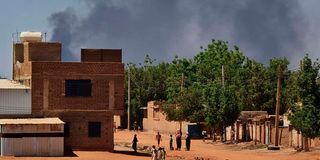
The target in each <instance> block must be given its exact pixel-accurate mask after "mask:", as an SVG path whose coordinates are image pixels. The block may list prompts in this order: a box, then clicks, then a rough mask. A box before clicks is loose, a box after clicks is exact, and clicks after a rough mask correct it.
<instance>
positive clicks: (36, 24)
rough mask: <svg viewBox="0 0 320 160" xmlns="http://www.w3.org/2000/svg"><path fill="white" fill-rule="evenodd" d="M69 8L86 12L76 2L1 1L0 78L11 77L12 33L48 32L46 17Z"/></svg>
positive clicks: (49, 0) (50, 0) (80, 3)
mask: <svg viewBox="0 0 320 160" xmlns="http://www.w3.org/2000/svg"><path fill="white" fill-rule="evenodd" d="M70 6H72V7H75V8H77V9H78V10H82V11H83V12H84V13H85V11H86V7H85V4H84V3H82V2H79V1H76V0H67V1H64V0H25V1H22V0H4V1H1V5H0V20H1V22H0V23H1V30H0V67H1V68H0V76H2V77H3V76H5V77H7V78H10V76H11V54H12V45H11V44H12V38H11V37H12V33H14V32H16V30H17V31H29V30H30V31H41V32H50V29H51V28H50V26H48V21H47V19H48V17H49V16H50V15H51V14H52V13H54V12H59V11H62V10H64V9H65V8H67V7H70ZM49 35H50V34H49Z"/></svg>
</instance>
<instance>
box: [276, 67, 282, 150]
mask: <svg viewBox="0 0 320 160" xmlns="http://www.w3.org/2000/svg"><path fill="white" fill-rule="evenodd" d="M281 77H282V68H281V66H280V65H278V86H277V105H276V119H275V127H276V136H275V137H276V139H275V146H276V147H278V146H279V114H280V83H281Z"/></svg>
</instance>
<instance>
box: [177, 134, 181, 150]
mask: <svg viewBox="0 0 320 160" xmlns="http://www.w3.org/2000/svg"><path fill="white" fill-rule="evenodd" d="M176 143H177V150H179V151H180V150H181V131H178V132H177V134H176Z"/></svg>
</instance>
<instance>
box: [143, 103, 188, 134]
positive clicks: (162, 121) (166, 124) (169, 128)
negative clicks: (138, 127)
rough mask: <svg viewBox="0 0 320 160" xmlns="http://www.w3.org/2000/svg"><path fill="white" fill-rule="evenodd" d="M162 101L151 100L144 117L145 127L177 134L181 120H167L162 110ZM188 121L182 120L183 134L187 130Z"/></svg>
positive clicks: (150, 129) (149, 129)
mask: <svg viewBox="0 0 320 160" xmlns="http://www.w3.org/2000/svg"><path fill="white" fill-rule="evenodd" d="M160 105H161V102H158V101H149V102H148V105H147V108H146V109H147V116H146V117H145V118H143V129H144V130H147V131H155V132H161V133H169V134H173V135H175V134H176V133H177V130H179V129H180V124H179V122H176V121H171V122H170V121H167V120H166V115H165V114H164V113H163V112H162V111H161V108H160ZM187 124H188V122H185V121H183V122H181V131H182V133H183V134H185V133H186V131H187Z"/></svg>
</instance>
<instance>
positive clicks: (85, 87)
mask: <svg viewBox="0 0 320 160" xmlns="http://www.w3.org/2000/svg"><path fill="white" fill-rule="evenodd" d="M91 89H92V84H91V80H66V81H65V95H66V96H67V97H90V96H91Z"/></svg>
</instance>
